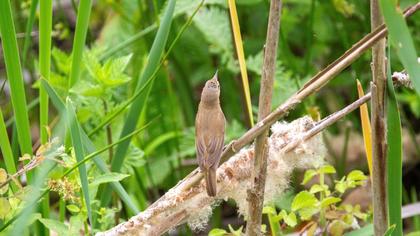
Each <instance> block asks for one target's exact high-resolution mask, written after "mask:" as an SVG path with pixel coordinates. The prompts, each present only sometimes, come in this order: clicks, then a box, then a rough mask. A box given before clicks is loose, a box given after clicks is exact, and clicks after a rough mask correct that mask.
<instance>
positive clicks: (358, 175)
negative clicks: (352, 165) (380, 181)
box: [347, 170, 367, 181]
mask: <svg viewBox="0 0 420 236" xmlns="http://www.w3.org/2000/svg"><path fill="white" fill-rule="evenodd" d="M366 179H367V177H366V175H365V174H363V172H362V171H360V170H353V171H351V172H350V173H349V174H348V175H347V180H351V181H360V180H366Z"/></svg>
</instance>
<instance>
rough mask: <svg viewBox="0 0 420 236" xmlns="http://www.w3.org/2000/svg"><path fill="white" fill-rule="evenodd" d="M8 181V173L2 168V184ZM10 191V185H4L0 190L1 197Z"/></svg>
mask: <svg viewBox="0 0 420 236" xmlns="http://www.w3.org/2000/svg"><path fill="white" fill-rule="evenodd" d="M6 181H7V172H6V171H5V170H4V169H3V168H0V184H2V183H4V182H6ZM8 189H9V184H6V185H4V186H3V187H2V188H0V195H2V194H5V193H6V192H7V190H8Z"/></svg>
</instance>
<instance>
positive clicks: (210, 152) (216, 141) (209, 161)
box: [205, 132, 225, 167]
mask: <svg viewBox="0 0 420 236" xmlns="http://www.w3.org/2000/svg"><path fill="white" fill-rule="evenodd" d="M224 139H225V135H224V132H223V133H222V134H220V135H217V136H215V137H212V138H211V139H210V142H209V143H208V145H207V149H206V150H207V158H206V160H205V162H206V163H205V165H206V166H208V167H212V166H214V165H216V166H218V165H219V161H220V155H221V154H222V150H223V143H224V141H225V140H224Z"/></svg>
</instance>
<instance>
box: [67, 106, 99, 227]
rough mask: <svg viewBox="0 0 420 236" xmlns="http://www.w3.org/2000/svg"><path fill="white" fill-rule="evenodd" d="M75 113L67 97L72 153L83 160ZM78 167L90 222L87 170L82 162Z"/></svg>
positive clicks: (90, 210) (81, 141)
mask: <svg viewBox="0 0 420 236" xmlns="http://www.w3.org/2000/svg"><path fill="white" fill-rule="evenodd" d="M76 119H77V118H76V113H75V111H74V108H73V105H72V103H71V101H70V99H67V125H68V128H69V129H70V136H71V141H72V144H73V148H74V153H75V155H76V159H77V161H78V162H81V161H83V158H84V156H85V151H84V148H83V140H82V137H81V134H80V127H79V125H78V123H77V120H76ZM78 169H79V176H80V182H81V183H82V192H83V197H84V200H85V203H86V208H87V211H88V216H89V221H90V222H91V223H92V222H93V221H92V209H91V206H90V198H89V183H88V178H87V171H86V166H85V165H84V164H82V165H80V166H79V167H78Z"/></svg>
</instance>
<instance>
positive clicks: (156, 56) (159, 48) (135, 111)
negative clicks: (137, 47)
mask: <svg viewBox="0 0 420 236" xmlns="http://www.w3.org/2000/svg"><path fill="white" fill-rule="evenodd" d="M175 2H176V1H175V0H170V1H169V4H168V6H167V8H166V11H165V14H164V16H163V20H162V24H161V25H160V27H159V30H158V32H157V35H156V38H155V40H154V42H153V45H152V48H151V49H150V54H149V58H148V63H147V65H146V67H145V69H144V72H143V73H142V75H141V77H140V80H139V82H138V85H137V88H136V91H138V90H140V89H141V88H142V86H143V84H145V83H146V82H147V80H148V79H149V78H150V77H151V76H152V75H153V72H154V71H155V70H156V68H157V67H158V65H159V62H160V58H161V56H162V54H163V50H164V48H165V44H166V41H167V38H168V34H169V29H170V26H171V22H172V15H173V12H174V8H175ZM143 102H144V99H142V96H140V97H137V98H136V99H135V100H134V102H133V104H132V106H131V108H130V110H129V113H128V116H127V119H126V120H125V123H124V127H123V130H122V132H121V135H120V136H121V137H124V136H126V135H127V134H129V133H131V132H133V131H134V129H135V127H136V125H137V121H138V117H139V114H140V111H141V110H142V105H143ZM129 144H130V140H127V141H125V142H123V143H120V144H119V145H118V146H117V150H116V152H115V157H114V158H113V160H112V164H111V170H112V171H119V170H120V168H121V166H122V163H123V161H124V158H125V154H126V153H127V148H128V145H129Z"/></svg>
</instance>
